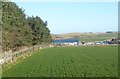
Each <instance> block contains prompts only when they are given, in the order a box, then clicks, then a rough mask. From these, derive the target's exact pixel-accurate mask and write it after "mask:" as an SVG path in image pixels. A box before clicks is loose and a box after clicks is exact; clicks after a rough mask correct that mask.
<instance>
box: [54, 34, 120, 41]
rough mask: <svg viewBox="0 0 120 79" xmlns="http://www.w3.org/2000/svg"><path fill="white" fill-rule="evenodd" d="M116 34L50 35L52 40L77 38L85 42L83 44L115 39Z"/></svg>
mask: <svg viewBox="0 0 120 79" xmlns="http://www.w3.org/2000/svg"><path fill="white" fill-rule="evenodd" d="M117 37H118V33H117V32H111V33H107V32H106V33H102V32H97V33H92V32H89V33H87V32H86V33H66V34H52V39H56V38H63V39H67V38H78V39H80V41H85V42H94V41H103V40H109V39H112V38H117Z"/></svg>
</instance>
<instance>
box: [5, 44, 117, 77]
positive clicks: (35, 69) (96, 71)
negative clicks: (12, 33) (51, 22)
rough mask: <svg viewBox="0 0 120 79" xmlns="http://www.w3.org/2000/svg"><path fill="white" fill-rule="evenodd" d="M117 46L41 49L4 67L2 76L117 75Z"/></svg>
mask: <svg viewBox="0 0 120 79" xmlns="http://www.w3.org/2000/svg"><path fill="white" fill-rule="evenodd" d="M117 76H118V47H117V46H91V47H90V46H82V47H55V48H47V49H42V50H40V51H37V52H35V53H34V54H32V56H30V57H27V58H25V59H24V60H23V61H21V62H19V63H17V64H15V65H14V66H12V67H11V68H10V69H8V70H6V71H4V70H3V77H117Z"/></svg>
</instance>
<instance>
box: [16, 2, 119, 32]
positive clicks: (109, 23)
mask: <svg viewBox="0 0 120 79" xmlns="http://www.w3.org/2000/svg"><path fill="white" fill-rule="evenodd" d="M16 4H17V5H18V6H19V7H20V8H23V9H24V10H25V14H26V15H28V16H39V17H41V18H42V20H43V21H46V20H47V21H48V26H47V27H48V28H49V29H50V31H51V33H52V34H61V33H71V32H106V31H117V30H118V3H117V2H16Z"/></svg>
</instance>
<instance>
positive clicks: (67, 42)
mask: <svg viewBox="0 0 120 79" xmlns="http://www.w3.org/2000/svg"><path fill="white" fill-rule="evenodd" d="M52 43H53V45H78V44H79V40H78V39H75V38H73V39H72V38H70V39H59V40H53V42H52Z"/></svg>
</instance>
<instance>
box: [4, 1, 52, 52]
mask: <svg viewBox="0 0 120 79" xmlns="http://www.w3.org/2000/svg"><path fill="white" fill-rule="evenodd" d="M47 25H48V22H47V21H45V22H44V21H43V20H42V19H41V18H40V17H39V16H36V17H33V16H32V17H30V16H28V17H26V14H25V13H24V10H23V9H22V8H19V7H18V6H17V5H16V3H14V2H2V47H3V50H5V51H7V50H9V49H13V51H14V50H16V49H17V48H18V47H21V46H34V45H39V44H49V43H51V34H50V30H49V29H48V27H47Z"/></svg>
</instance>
